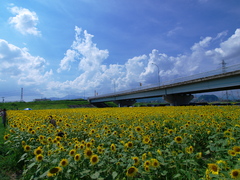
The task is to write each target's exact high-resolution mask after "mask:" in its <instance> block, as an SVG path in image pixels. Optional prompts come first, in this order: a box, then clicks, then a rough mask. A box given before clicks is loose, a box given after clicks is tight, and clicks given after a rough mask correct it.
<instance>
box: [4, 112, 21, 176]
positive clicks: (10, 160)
mask: <svg viewBox="0 0 240 180" xmlns="http://www.w3.org/2000/svg"><path fill="white" fill-rule="evenodd" d="M0 120H2V119H1V117H0ZM5 133H7V129H6V128H4V126H3V124H2V123H1V125H0V167H1V168H0V179H1V180H12V179H19V178H20V177H19V176H20V174H21V171H22V168H23V164H21V163H17V162H18V160H19V158H20V156H21V155H22V154H21V153H22V152H20V151H19V150H18V149H12V148H11V147H10V146H8V145H7V144H4V139H3V138H4V135H5ZM13 177H15V178H13Z"/></svg>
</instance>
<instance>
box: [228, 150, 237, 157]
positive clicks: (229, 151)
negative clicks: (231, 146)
mask: <svg viewBox="0 0 240 180" xmlns="http://www.w3.org/2000/svg"><path fill="white" fill-rule="evenodd" d="M228 154H229V155H230V156H236V152H235V151H234V150H228Z"/></svg>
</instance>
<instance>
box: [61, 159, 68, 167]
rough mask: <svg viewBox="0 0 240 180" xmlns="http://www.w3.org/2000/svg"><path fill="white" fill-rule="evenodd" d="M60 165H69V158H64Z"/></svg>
mask: <svg viewBox="0 0 240 180" xmlns="http://www.w3.org/2000/svg"><path fill="white" fill-rule="evenodd" d="M59 165H60V166H62V167H65V166H67V165H68V160H67V159H62V160H61V161H60V163H59Z"/></svg>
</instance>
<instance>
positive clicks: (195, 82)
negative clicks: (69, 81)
mask: <svg viewBox="0 0 240 180" xmlns="http://www.w3.org/2000/svg"><path fill="white" fill-rule="evenodd" d="M225 79H226V80H225ZM226 81H227V82H228V83H226ZM201 86H202V88H201ZM214 86H215V87H214ZM228 89H240V70H236V71H231V72H225V73H221V74H215V75H212V76H207V77H201V78H197V79H191V80H187V81H182V82H177V83H172V84H167V85H162V86H156V87H150V88H143V89H136V90H131V91H121V92H117V93H111V94H106V95H100V96H95V97H90V98H89V101H90V102H92V101H98V100H99V101H101V100H100V99H102V101H108V100H109V101H112V100H114V99H115V100H119V99H131V98H134V99H141V98H150V97H159V96H163V95H166V94H174V93H184V92H181V91H185V93H192V94H193V93H202V92H212V91H220V90H228Z"/></svg>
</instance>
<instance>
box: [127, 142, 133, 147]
mask: <svg viewBox="0 0 240 180" xmlns="http://www.w3.org/2000/svg"><path fill="white" fill-rule="evenodd" d="M125 146H126V147H127V148H133V143H132V142H131V141H129V142H127V143H126V144H125Z"/></svg>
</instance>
